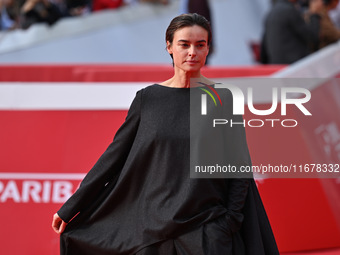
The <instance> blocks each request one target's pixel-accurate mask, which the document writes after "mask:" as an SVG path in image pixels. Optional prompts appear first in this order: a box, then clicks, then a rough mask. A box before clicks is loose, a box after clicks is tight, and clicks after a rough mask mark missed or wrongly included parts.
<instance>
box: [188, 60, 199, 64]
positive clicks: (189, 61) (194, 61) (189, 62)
mask: <svg viewBox="0 0 340 255" xmlns="http://www.w3.org/2000/svg"><path fill="white" fill-rule="evenodd" d="M185 62H186V63H188V64H197V63H199V61H197V60H186V61H185Z"/></svg>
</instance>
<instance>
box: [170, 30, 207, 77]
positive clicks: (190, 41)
mask: <svg viewBox="0 0 340 255" xmlns="http://www.w3.org/2000/svg"><path fill="white" fill-rule="evenodd" d="M167 50H168V52H169V54H172V56H173V61H174V67H175V69H176V68H177V69H180V70H183V71H185V72H198V71H199V70H200V69H201V67H202V66H204V64H205V59H206V57H207V55H208V52H209V46H208V31H207V30H205V29H204V28H202V27H200V26H197V25H194V26H191V27H184V28H181V29H178V30H177V31H176V32H175V34H174V39H173V42H172V43H170V42H169V41H168V42H167Z"/></svg>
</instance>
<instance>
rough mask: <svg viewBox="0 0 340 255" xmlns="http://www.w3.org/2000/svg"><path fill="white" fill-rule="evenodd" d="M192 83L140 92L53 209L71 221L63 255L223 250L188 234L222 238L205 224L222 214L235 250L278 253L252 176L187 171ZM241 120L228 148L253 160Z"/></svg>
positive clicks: (232, 131)
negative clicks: (71, 191) (207, 175)
mask: <svg viewBox="0 0 340 255" xmlns="http://www.w3.org/2000/svg"><path fill="white" fill-rule="evenodd" d="M193 89H198V88H193ZM190 90H191V91H192V89H187V88H170V87H165V86H162V85H158V84H154V85H151V86H148V87H146V88H144V89H142V90H140V91H138V92H137V94H136V97H135V99H134V101H133V103H132V105H131V107H130V109H129V111H128V115H127V117H126V120H125V122H124V123H123V125H122V126H121V127H120V129H119V130H118V131H117V133H116V135H115V138H114V140H113V142H112V143H111V144H110V146H109V147H108V148H107V150H106V151H105V152H104V153H103V155H102V156H101V157H100V159H99V160H98V161H97V163H96V164H95V165H94V167H93V168H92V169H91V171H90V172H89V173H88V174H87V175H86V177H85V178H84V180H83V181H82V183H81V185H80V187H79V189H78V190H77V191H76V192H75V194H73V196H71V198H70V199H69V200H68V201H67V202H66V203H65V204H64V205H63V206H62V207H61V208H60V210H59V211H58V214H59V216H60V217H61V218H62V219H63V220H64V221H66V222H69V224H68V225H67V227H66V230H65V232H64V233H63V234H62V235H61V238H60V241H61V254H63V255H70V254H72V255H73V254H77V255H79V254H84V255H87V254H96V255H106V254H122V255H124V254H138V253H139V254H149V255H151V254H164V255H167V254H171V253H167V252H170V249H168V248H166V249H164V245H165V244H166V245H169V244H171V243H172V244H173V245H175V243H176V241H174V240H177V244H178V240H182V241H181V244H182V246H183V245H184V246H188V245H189V246H190V243H191V245H192V244H194V247H196V249H200V248H199V247H205V248H204V249H203V248H202V249H203V251H202V249H200V253H189V252H186V253H185V252H184V253H179V252H177V253H178V254H206V255H207V254H224V252H222V251H221V252H222V253H214V252H212V250H213V249H215V248H214V245H209V242H207V240H209V239H205V241H204V242H201V245H199V243H197V242H196V239H195V238H188V236H192V237H194V236H196V237H197V236H202V235H204V233H209V236H210V237H211V238H217V240H219V241H221V242H222V243H223V242H225V239H224V237H223V236H221V238H218V236H219V234H218V233H217V232H216V233H214V229H217V228H216V227H215V228H210V230H209V232H207V231H206V230H204V229H207V228H204V226H205V227H207V226H211V224H212V222H214V223H216V222H218V221H219V219H221V217H223V218H224V219H225V221H224V222H225V223H222V224H224V228H225V230H226V231H225V232H226V233H229V234H230V235H231V236H232V246H231V247H232V250H233V254H235V255H236V254H243V252H242V253H240V252H241V251H244V250H245V252H246V254H249V255H250V254H252V255H257V254H258V255H262V254H278V251H277V247H276V243H275V240H274V237H273V234H272V231H271V228H270V225H269V222H268V219H267V216H266V213H265V211H264V208H263V205H262V202H261V199H260V197H259V195H258V193H257V189H256V186H255V184H254V181H253V180H252V179H228V178H227V179H220V178H218V179H207V178H203V179H199V178H190V175H189V174H190V173H189V168H190V157H189V155H190V121H189V119H190V118H189V114H190V111H189V108H190ZM227 97H228V98H226V99H225V100H226V101H228V102H229V103H230V102H232V98H231V96H230V95H228V96H227ZM229 97H230V98H229ZM230 115H232V114H231V109H230ZM241 127H242V126H241ZM241 127H240V126H239V128H236V129H228V131H227V132H228V134H227V135H226V136H225V137H227V138H228V139H230V141H228V142H230V145H231V146H230V148H226V155H231V156H229V158H228V160H229V163H231V164H235V163H237V162H233V161H234V159H235V160H237V161H240V162H243V163H246V164H248V165H250V164H251V162H250V157H249V152H248V148H247V144H246V138H245V133H244V128H243V127H242V128H241ZM191 139H192V137H191ZM75 215H77V216H76V217H74V216H75ZM72 218H73V219H72ZM71 219H72V220H71ZM215 225H216V224H215ZM190 233H191V234H190ZM194 233H196V234H194ZM197 233H198V234H197ZM184 237H185V238H184ZM183 240H184V241H183ZM185 240H187V241H185ZM243 240H244V242H243ZM195 243H197V246H195ZM160 244H162V245H160ZM189 246H188V247H189ZM225 246H228V245H225ZM148 247H149V248H148ZM155 247H156V248H155ZM157 247H159V249H158V248H157ZM162 247H163V248H162ZM174 247H175V246H174ZM177 247H178V246H177ZM148 249H149V251H151V250H152V252H148ZM157 249H158V250H157ZM162 249H163V250H162ZM226 249H230V247H226ZM164 250H166V251H164ZM172 250H173V251H176V249H172ZM189 250H190V249H189ZM209 250H210V253H209V252H208V251H209Z"/></svg>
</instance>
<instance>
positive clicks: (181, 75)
mask: <svg viewBox="0 0 340 255" xmlns="http://www.w3.org/2000/svg"><path fill="white" fill-rule="evenodd" d="M202 77H203V76H202V75H201V72H200V71H197V72H186V71H183V70H179V69H176V68H175V75H174V76H173V77H172V78H171V85H172V87H181V88H189V87H195V86H197V84H193V80H195V81H197V80H199V79H200V78H202Z"/></svg>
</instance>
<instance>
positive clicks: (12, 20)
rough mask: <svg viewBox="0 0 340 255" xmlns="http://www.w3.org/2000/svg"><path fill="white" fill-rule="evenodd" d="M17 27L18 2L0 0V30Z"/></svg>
mask: <svg viewBox="0 0 340 255" xmlns="http://www.w3.org/2000/svg"><path fill="white" fill-rule="evenodd" d="M17 27H19V2H18V1H15V0H0V30H13V29H15V28H17Z"/></svg>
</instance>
